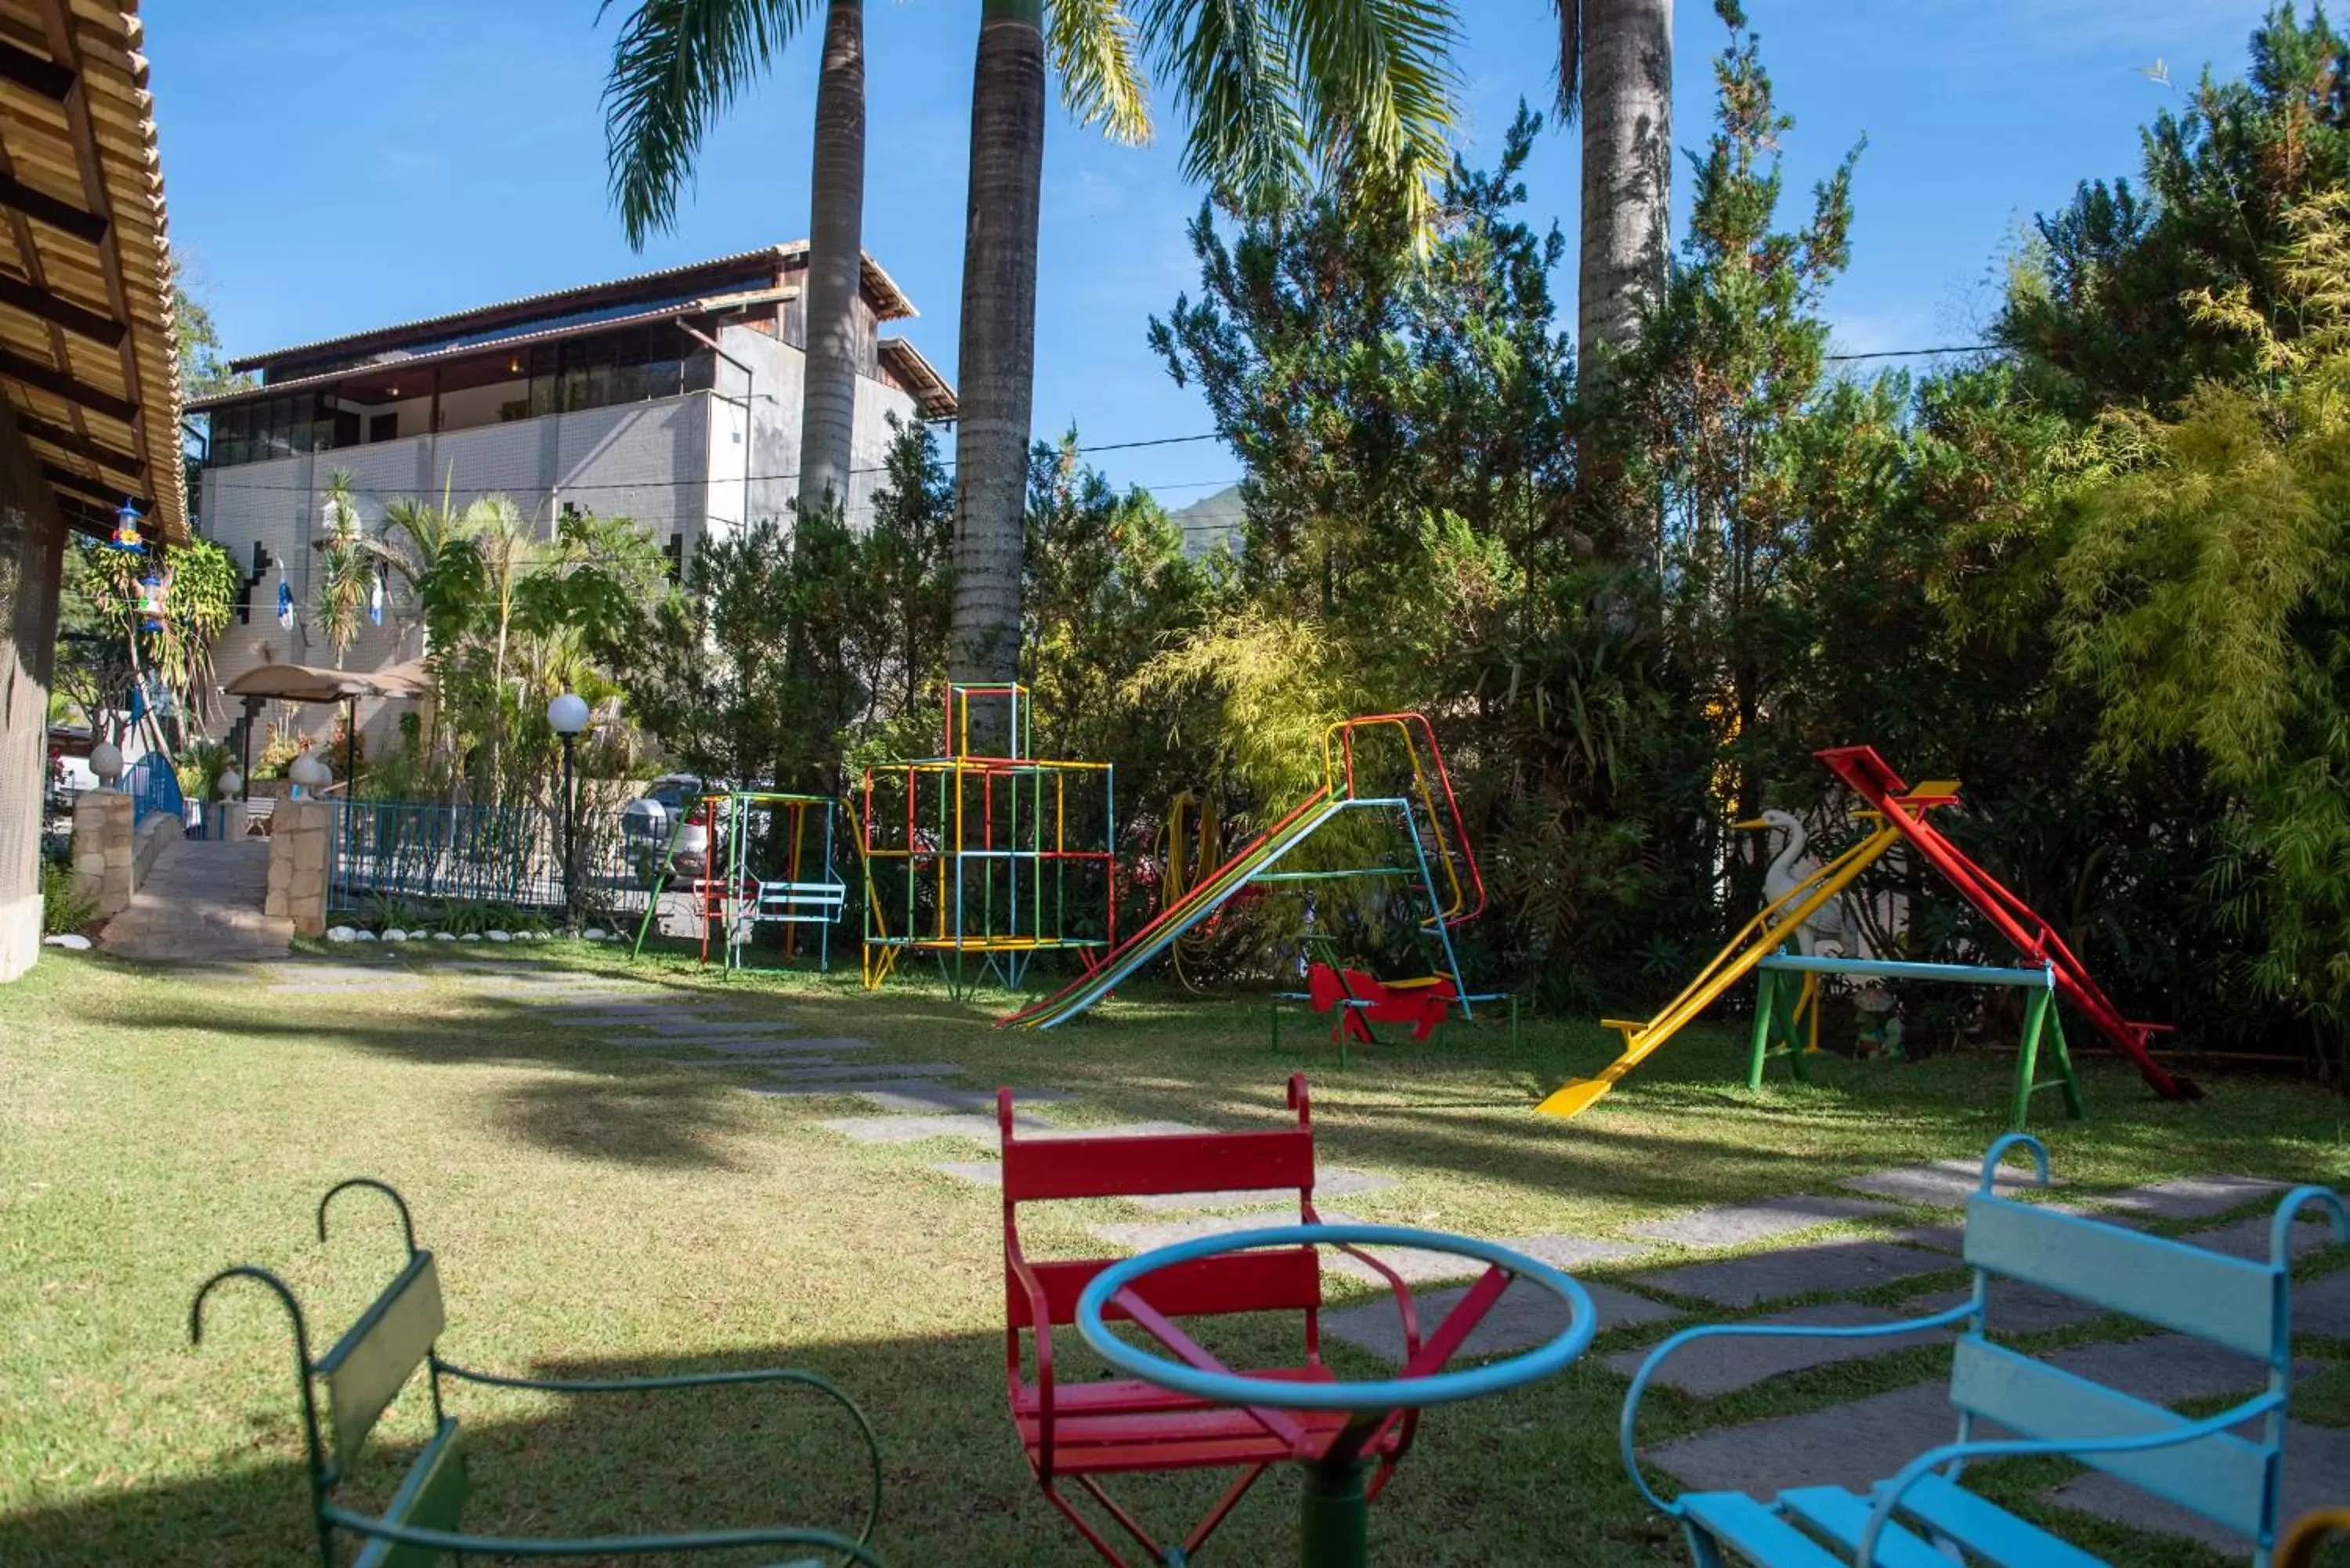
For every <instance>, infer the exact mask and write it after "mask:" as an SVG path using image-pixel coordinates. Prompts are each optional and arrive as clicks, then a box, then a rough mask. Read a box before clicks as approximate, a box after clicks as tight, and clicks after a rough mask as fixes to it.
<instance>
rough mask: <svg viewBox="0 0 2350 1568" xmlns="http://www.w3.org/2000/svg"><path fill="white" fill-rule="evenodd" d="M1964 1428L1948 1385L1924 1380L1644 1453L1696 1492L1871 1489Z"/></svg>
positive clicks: (1764, 1493)
mask: <svg viewBox="0 0 2350 1568" xmlns="http://www.w3.org/2000/svg"><path fill="white" fill-rule="evenodd" d="M1681 1354H1683V1355H1694V1354H1695V1352H1694V1351H1685V1352H1682V1353H1681ZM1666 1365H1667V1366H1668V1367H1669V1366H1670V1365H1671V1363H1669V1362H1668V1363H1667V1364H1666ZM1958 1431H1959V1415H1958V1412H1957V1411H1956V1410H1953V1409H1952V1408H1951V1407H1950V1389H1949V1386H1948V1384H1947V1383H1943V1382H1936V1383H1920V1384H1918V1386H1915V1387H1911V1388H1897V1389H1895V1390H1894V1391H1893V1392H1892V1393H1890V1394H1877V1395H1873V1396H1871V1397H1868V1398H1866V1399H1855V1400H1852V1401H1850V1402H1848V1403H1846V1404H1843V1405H1831V1406H1829V1407H1827V1408H1826V1409H1825V1410H1814V1411H1812V1412H1811V1413H1810V1414H1808V1415H1804V1416H1782V1417H1778V1418H1776V1419H1774V1420H1769V1421H1752V1422H1749V1423H1747V1424H1745V1425H1743V1426H1738V1427H1721V1428H1716V1429H1714V1430H1712V1431H1710V1432H1701V1433H1700V1434H1698V1435H1697V1436H1695V1437H1690V1438H1682V1439H1680V1441H1679V1442H1675V1443H1666V1444H1664V1445H1662V1446H1660V1447H1658V1448H1654V1449H1642V1455H1643V1457H1644V1458H1646V1459H1648V1461H1649V1462H1650V1463H1652V1464H1654V1465H1655V1466H1656V1467H1657V1468H1658V1469H1661V1470H1663V1471H1664V1472H1665V1473H1666V1474H1668V1475H1669V1476H1671V1477H1672V1478H1673V1479H1674V1480H1678V1481H1679V1482H1680V1483H1681V1485H1682V1486H1683V1487H1684V1488H1686V1489H1688V1490H1692V1491H1743V1492H1751V1493H1753V1494H1755V1495H1757V1496H1763V1497H1768V1496H1770V1495H1771V1494H1773V1492H1778V1491H1783V1490H1786V1489H1787V1488H1789V1487H1794V1486H1844V1487H1854V1488H1859V1489H1864V1490H1865V1489H1866V1487H1868V1486H1869V1485H1870V1484H1872V1483H1873V1482H1876V1481H1879V1480H1884V1479H1885V1478H1886V1477H1887V1476H1888V1475H1890V1474H1892V1473H1893V1472H1894V1471H1895V1470H1897V1469H1899V1468H1900V1467H1901V1466H1903V1465H1904V1464H1907V1463H1908V1461H1909V1460H1910V1459H1913V1458H1915V1457H1916V1456H1917V1455H1918V1454H1921V1453H1924V1452H1925V1451H1926V1450H1927V1449H1930V1448H1933V1447H1936V1446H1937V1445H1939V1444H1942V1443H1947V1442H1950V1441H1951V1440H1952V1439H1953V1438H1956V1437H1957V1436H1958ZM1977 1435H1978V1436H1981V1435H1982V1434H1981V1432H1978V1433H1977Z"/></svg>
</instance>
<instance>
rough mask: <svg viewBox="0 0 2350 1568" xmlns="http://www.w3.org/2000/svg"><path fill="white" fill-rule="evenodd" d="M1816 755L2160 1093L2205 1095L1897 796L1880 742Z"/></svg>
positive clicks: (2059, 946)
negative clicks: (2169, 1068)
mask: <svg viewBox="0 0 2350 1568" xmlns="http://www.w3.org/2000/svg"><path fill="white" fill-rule="evenodd" d="M1816 755H1817V756H1818V757H1819V759H1820V761H1821V762H1823V763H1826V764H1827V768H1828V771H1829V772H1831V773H1833V774H1835V775H1836V777H1838V778H1840V779H1842V780H1843V781H1844V782H1845V783H1846V784H1848V785H1850V786H1851V787H1852V789H1853V791H1854V793H1856V794H1858V795H1859V796H1860V797H1861V798H1862V799H1863V800H1866V801H1867V802H1868V804H1869V805H1870V806H1871V807H1872V808H1873V809H1875V810H1877V811H1878V812H1881V813H1883V814H1884V817H1885V820H1886V821H1887V822H1888V823H1890V824H1892V825H1893V826H1894V827H1896V828H1897V829H1898V830H1899V831H1900V833H1901V836H1903V837H1904V838H1907V839H1908V841H1909V842H1910V843H1911V844H1912V845H1914V846H1916V847H1917V850H1918V854H1919V855H1920V856H1922V857H1925V860H1926V862H1927V864H1929V865H1930V866H1931V867H1934V869H1935V870H1937V871H1939V872H1940V873H1941V874H1942V876H1943V878H1944V879H1945V880H1947V881H1948V882H1949V883H1950V886H1952V887H1953V888H1957V889H1958V890H1959V894H1960V897H1961V898H1965V899H1966V900H1967V902H1968V903H1970V904H1972V905H1973V906H1974V907H1975V909H1976V910H1977V911H1978V912H1979V913H1981V916H1982V917H1983V919H1986V920H1989V921H1990V922H1991V924H1992V925H1993V926H1994V927H1996V928H1998V930H1999V933H2000V935H2002V936H2003V937H2005V938H2006V939H2007V940H2009V941H2010V942H2012V943H2013V944H2014V945H2015V949H2016V951H2017V952H2018V953H2020V954H2022V957H2023V959H2024V961H2026V962H2027V963H2045V964H2047V965H2048V966H2049V968H2050V969H2051V970H2052V971H2054V976H2055V980H2056V988H2057V989H2058V990H2059V991H2061V992H2064V998H2065V1000H2066V1001H2068V1002H2071V1003H2072V1004H2073V1005H2074V1007H2075V1008H2078V1009H2079V1010H2080V1012H2081V1015H2082V1016H2083V1017H2085V1018H2086V1019H2087V1020H2088V1021H2089V1023H2090V1024H2091V1026H2092V1027H2094V1028H2095V1030H2096V1031H2097V1033H2100V1034H2102V1035H2104V1036H2105V1037H2106V1041H2107V1042H2108V1043H2109V1044H2112V1046H2113V1047H2114V1049H2116V1051H2119V1052H2120V1053H2121V1054H2123V1055H2124V1056H2126V1057H2128V1058H2129V1060H2130V1061H2131V1062H2132V1063H2134V1064H2136V1065H2137V1070H2138V1074H2139V1075H2140V1076H2141V1077H2143V1078H2145V1079H2146V1081H2147V1084H2148V1085H2151V1086H2152V1087H2153V1089H2154V1092H2155V1093H2156V1094H2158V1095H2160V1096H2162V1097H2163V1098H2164V1099H2166V1100H2199V1099H2201V1098H2202V1097H2203V1091H2202V1089H2201V1088H2200V1087H2199V1085H2197V1084H2196V1083H2195V1082H2194V1080H2193V1079H2191V1078H2184V1077H2179V1076H2177V1075H2173V1074H2171V1073H2168V1072H2166V1071H2164V1070H2163V1068H2162V1066H2161V1064H2159V1063H2158V1062H2156V1061H2155V1060H2154V1058H2153V1056H2152V1055H2151V1054H2149V1053H2148V1050H2147V1035H2148V1034H2150V1033H2153V1032H2154V1029H2155V1025H2153V1024H2147V1023H2132V1022H2130V1021H2129V1020H2128V1019H2126V1018H2124V1017H2123V1016H2122V1013H2121V1009H2120V1008H2118V1007H2116V1006H2115V1005H2114V1003H2113V1000H2112V999H2111V998H2110V997H2108V996H2106V993H2105V992H2104V990H2103V989H2101V988H2100V987H2099V986H2098V984H2097V982H2096V981H2095V980H2094V979H2093V978H2091V976H2090V974H2089V971H2088V970H2087V968H2086V967H2085V965H2083V964H2082V962H2081V961H2080V959H2079V958H2077V957H2075V956H2074V952H2073V950H2072V949H2071V948H2069V947H2067V946H2066V945H2065V944H2064V938H2062V937H2061V936H2059V935H2057V933H2056V928H2055V927H2054V926H2052V925H2050V924H2049V923H2048V922H2047V921H2046V920H2045V919H2042V918H2041V917H2040V916H2039V915H2038V914H2037V913H2035V912H2034V911H2033V909H2032V907H2031V906H2030V905H2028V904H2026V903H2025V902H2024V901H2023V900H2022V898H2018V897H2016V895H2015V894H2014V893H2013V892H2012V891H2011V890H2010V889H2009V888H2007V887H2006V886H2005V885H2003V884H2002V883H2001V882H2000V880H1999V879H1998V878H1997V877H1993V876H1992V875H1991V873H1990V872H1988V871H1986V870H1984V869H1983V868H1982V867H1980V866H1978V865H1976V864H1975V863H1974V862H1973V861H1972V860H1970V859H1969V858H1967V856H1966V854H1965V852H1964V851H1962V850H1960V848H1959V846H1957V845H1955V844H1952V843H1951V842H1950V840H1949V839H1947V838H1945V837H1943V836H1942V833H1941V830H1940V829H1939V828H1938V827H1936V826H1934V825H1933V824H1932V823H1930V822H1929V821H1927V820H1926V817H1925V814H1924V813H1923V812H1922V811H1917V812H1913V811H1912V810H1911V809H1910V808H1909V806H1908V805H1905V804H1904V803H1903V801H1902V800H1901V798H1900V796H1901V794H1902V791H1903V789H1904V787H1905V786H1904V785H1903V784H1902V782H1901V778H1900V775H1898V774H1896V773H1895V772H1894V771H1893V770H1892V768H1891V767H1889V766H1887V763H1886V762H1885V759H1884V758H1882V757H1880V756H1878V755H1877V750H1876V748H1875V747H1873V746H1832V747H1830V748H1828V749H1827V750H1826V751H1824V752H1820V753H1816Z"/></svg>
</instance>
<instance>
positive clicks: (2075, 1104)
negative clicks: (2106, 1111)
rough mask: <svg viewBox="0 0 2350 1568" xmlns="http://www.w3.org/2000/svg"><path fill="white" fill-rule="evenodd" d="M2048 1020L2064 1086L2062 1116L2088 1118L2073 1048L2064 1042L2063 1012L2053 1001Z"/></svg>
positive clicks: (2075, 1119) (2084, 1119) (2087, 1108)
mask: <svg viewBox="0 0 2350 1568" xmlns="http://www.w3.org/2000/svg"><path fill="white" fill-rule="evenodd" d="M2048 1022H2049V1024H2050V1025H2051V1027H2052V1028H2053V1030H2054V1044H2055V1046H2056V1067H2057V1071H2058V1073H2059V1075H2060V1076H2059V1078H2058V1080H2057V1081H2058V1082H2059V1083H2061V1084H2062V1085H2064V1116H2065V1118H2066V1119H2067V1120H2069V1121H2076V1122H2085V1121H2087V1120H2088V1119H2089V1106H2088V1103H2087V1102H2086V1101H2085V1100H2084V1099H2082V1097H2081V1078H2080V1075H2079V1074H2077V1073H2075V1072H2074V1071H2073V1048H2072V1047H2071V1046H2070V1045H2068V1044H2065V1042H2064V1012H2063V1010H2062V1009H2060V1008H2058V1007H2057V1006H2056V1004H2055V1003H2054V1001H2051V1002H2050V1003H2049V1005H2048Z"/></svg>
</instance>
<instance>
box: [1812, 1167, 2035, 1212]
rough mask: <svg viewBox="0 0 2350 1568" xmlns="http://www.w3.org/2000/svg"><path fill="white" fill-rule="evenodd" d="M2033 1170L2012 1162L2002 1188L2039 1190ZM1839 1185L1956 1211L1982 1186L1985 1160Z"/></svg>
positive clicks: (1886, 1174) (1856, 1179) (1896, 1172)
mask: <svg viewBox="0 0 2350 1568" xmlns="http://www.w3.org/2000/svg"><path fill="white" fill-rule="evenodd" d="M2031 1170H2032V1165H2031V1162H2030V1161H2029V1160H2024V1159H2010V1160H2008V1161H2007V1162H2006V1163H2005V1164H2003V1165H2002V1166H2001V1167H2000V1168H1999V1181H1998V1189H1999V1190H2000V1191H2001V1192H2003V1193H2012V1192H2018V1191H2026V1190H2030V1189H2033V1188H2036V1187H2037V1186H2038V1185H2039V1183H2037V1182H2036V1181H2034V1180H2033V1179H2032V1176H2031V1174H2030V1173H2031ZM1836 1185H1838V1186H1839V1187H1843V1188H1845V1189H1847V1190H1849V1191H1853V1192H1866V1193H1872V1194H1874V1195H1876V1196H1877V1197H1879V1198H1890V1199H1893V1200H1894V1201H1895V1202H1897V1203H1916V1204H1918V1205H1921V1206H1923V1207H1925V1208H1929V1209H1956V1208H1959V1207H1960V1206H1961V1205H1963V1204H1964V1203H1965V1202H1966V1200H1967V1199H1969V1198H1970V1197H1971V1196H1972V1195H1973V1194H1974V1192H1975V1191H1976V1190H1977V1189H1979V1188H1981V1186H1982V1161H1981V1160H1980V1159H1937V1160H1933V1161H1930V1162H1929V1163H1928V1164H1925V1165H1905V1166H1902V1167H1900V1168H1898V1169H1895V1170H1880V1171H1877V1172H1876V1173H1875V1174H1874V1175H1870V1176H1856V1177H1852V1178H1850V1179H1846V1180H1845V1181H1841V1182H1838V1183H1837V1184H1836ZM2049 1185H2051V1186H2052V1187H2062V1186H2063V1185H2064V1182H2063V1181H2062V1180H2061V1179H2058V1180H2053V1181H2051V1182H2050V1184H2049Z"/></svg>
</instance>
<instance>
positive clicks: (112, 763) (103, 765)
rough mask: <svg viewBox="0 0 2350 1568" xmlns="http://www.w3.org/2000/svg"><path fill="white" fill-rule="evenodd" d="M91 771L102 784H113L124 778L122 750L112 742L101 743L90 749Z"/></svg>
mask: <svg viewBox="0 0 2350 1568" xmlns="http://www.w3.org/2000/svg"><path fill="white" fill-rule="evenodd" d="M89 771H90V772H91V773H92V774H96V775H97V776H98V781H99V783H100V784H112V783H113V782H114V781H115V780H116V779H119V778H120V777H121V776H122V748H121V747H120V746H118V745H116V744H115V743H114V742H112V741H100V742H99V743H98V744H96V745H94V746H92V747H91V748H90V749H89Z"/></svg>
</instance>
